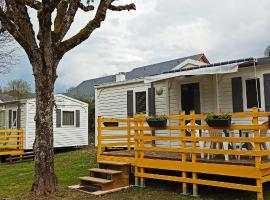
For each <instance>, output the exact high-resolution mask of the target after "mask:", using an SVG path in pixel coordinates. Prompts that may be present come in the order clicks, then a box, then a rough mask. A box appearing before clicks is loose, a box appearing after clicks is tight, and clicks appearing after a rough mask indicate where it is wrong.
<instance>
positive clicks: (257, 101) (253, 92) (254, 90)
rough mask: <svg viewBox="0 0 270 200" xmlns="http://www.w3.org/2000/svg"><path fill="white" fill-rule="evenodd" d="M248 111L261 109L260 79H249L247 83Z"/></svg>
mask: <svg viewBox="0 0 270 200" xmlns="http://www.w3.org/2000/svg"><path fill="white" fill-rule="evenodd" d="M245 84H246V102H247V109H250V108H253V107H258V108H260V107H261V92H260V79H259V78H257V79H247V80H246V82H245Z"/></svg>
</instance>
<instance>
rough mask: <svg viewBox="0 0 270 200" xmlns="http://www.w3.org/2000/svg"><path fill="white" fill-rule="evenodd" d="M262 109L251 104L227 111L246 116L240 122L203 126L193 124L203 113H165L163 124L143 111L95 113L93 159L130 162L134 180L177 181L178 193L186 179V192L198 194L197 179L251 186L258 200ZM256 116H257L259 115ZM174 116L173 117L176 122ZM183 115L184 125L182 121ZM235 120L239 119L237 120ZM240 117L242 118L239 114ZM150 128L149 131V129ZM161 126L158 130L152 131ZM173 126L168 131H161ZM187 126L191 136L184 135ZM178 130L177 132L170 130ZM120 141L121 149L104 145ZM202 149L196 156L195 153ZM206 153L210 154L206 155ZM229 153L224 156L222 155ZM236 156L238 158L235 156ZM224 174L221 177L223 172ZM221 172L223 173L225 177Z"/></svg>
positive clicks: (269, 176) (264, 159) (268, 164)
mask: <svg viewBox="0 0 270 200" xmlns="http://www.w3.org/2000/svg"><path fill="white" fill-rule="evenodd" d="M269 114H270V113H268V112H260V111H259V110H258V109H256V108H254V109H253V110H252V112H242V113H230V115H231V116H232V119H236V120H235V121H237V119H243V118H244V119H248V120H249V122H246V124H232V125H231V126H229V127H219V128H216V127H209V126H208V125H206V124H204V123H203V124H202V125H196V121H197V120H200V121H204V119H205V117H206V115H205V114H195V113H194V112H193V113H191V114H190V115H185V113H181V114H179V115H171V116H167V117H168V120H169V121H173V123H169V124H174V125H168V126H167V127H165V128H153V127H149V126H148V125H147V123H146V120H147V116H144V115H136V116H135V117H134V118H127V119H108V118H101V117H99V118H98V156H97V159H98V161H115V162H127V163H130V164H131V165H133V166H134V169H135V171H134V176H135V185H136V186H141V187H144V186H145V179H160V180H167V181H174V182H179V183H181V184H182V192H183V194H188V191H187V190H188V185H192V195H193V196H197V195H198V187H199V186H200V185H206V186H213V187H221V188H230V189H236V190H245V191H252V192H256V193H257V198H258V200H262V199H263V183H266V182H269V181H270V159H269V155H270V150H268V149H265V148H264V147H265V144H266V143H268V142H270V137H268V136H267V135H265V134H263V133H265V132H266V131H267V130H268V129H269V124H268V123H263V124H261V123H259V121H262V120H264V121H265V120H266V119H267V120H268V116H269ZM260 118H261V120H259V119H260ZM175 121H178V123H177V124H176V123H175ZM187 121H189V123H190V125H186V124H187V123H186V122H187ZM239 121H241V120H239ZM242 121H243V120H242ZM103 122H118V123H119V126H117V127H115V126H114V127H105V126H103ZM198 130H203V131H208V132H209V133H210V131H211V132H212V130H221V132H223V131H224V130H227V131H247V132H250V133H251V135H252V137H237V136H234V135H232V136H230V137H225V136H218V135H215V136H211V135H210V134H209V136H205V135H197V133H198ZM153 131H154V132H155V134H153ZM159 131H162V134H161V135H160V134H158V133H159ZM164 131H167V132H168V133H170V132H171V131H174V134H173V135H171V134H167V135H166V132H164ZM186 131H189V132H191V136H187V135H186ZM175 132H176V133H179V134H175ZM157 141H159V142H160V141H169V142H171V141H174V142H177V143H178V144H179V146H175V145H174V146H170V145H169V146H164V145H162V146H159V145H154V144H156V142H157ZM200 142H207V143H212V144H213V143H223V144H228V143H231V144H244V143H249V144H251V146H252V148H250V149H242V148H240V149H239V148H234V149H225V148H224V149H214V148H212V146H210V147H209V148H205V147H200V145H199V144H200ZM117 147H125V148H126V149H127V150H125V151H123V150H120V151H109V152H108V151H106V149H107V148H117ZM202 154H203V155H204V157H203V158H202V157H201V155H202ZM208 155H210V158H209V159H208ZM228 155H229V159H225V158H226V156H227V158H228ZM239 157H240V159H239ZM155 170H161V171H162V170H163V171H172V172H177V174H178V175H170V174H167V173H159V172H151V171H155ZM201 175H209V177H210V176H212V175H214V176H216V177H219V178H218V179H216V180H213V179H210V178H207V177H208V176H201ZM224 177H225V178H224ZM226 177H227V178H226ZM229 177H237V178H241V179H244V180H251V179H252V180H254V181H253V183H255V184H250V181H246V183H245V181H244V182H241V183H238V182H233V180H230V181H228V178H229ZM221 180H223V181H221Z"/></svg>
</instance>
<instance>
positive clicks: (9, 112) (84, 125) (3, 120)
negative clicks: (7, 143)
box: [0, 94, 88, 150]
mask: <svg viewBox="0 0 270 200" xmlns="http://www.w3.org/2000/svg"><path fill="white" fill-rule="evenodd" d="M55 103H56V107H55V108H54V110H53V131H54V147H55V148H59V147H76V146H85V145H88V104H87V103H84V102H81V101H79V100H76V99H73V98H70V97H67V96H65V95H61V94H58V95H55ZM35 112H36V100H35V98H30V99H24V100H18V101H7V102H2V103H0V130H1V129H20V128H22V129H23V133H24V135H23V149H24V150H28V149H32V148H33V143H34V139H35V120H34V118H35Z"/></svg>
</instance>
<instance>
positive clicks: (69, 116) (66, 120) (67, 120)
mask: <svg viewBox="0 0 270 200" xmlns="http://www.w3.org/2000/svg"><path fill="white" fill-rule="evenodd" d="M62 124H63V126H74V111H63V123H62Z"/></svg>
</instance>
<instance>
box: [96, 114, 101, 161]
mask: <svg viewBox="0 0 270 200" xmlns="http://www.w3.org/2000/svg"><path fill="white" fill-rule="evenodd" d="M101 125H102V118H101V116H98V152H97V158H98V159H99V157H100V154H101V151H102V144H101V143H102V140H101V135H102V130H101Z"/></svg>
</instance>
